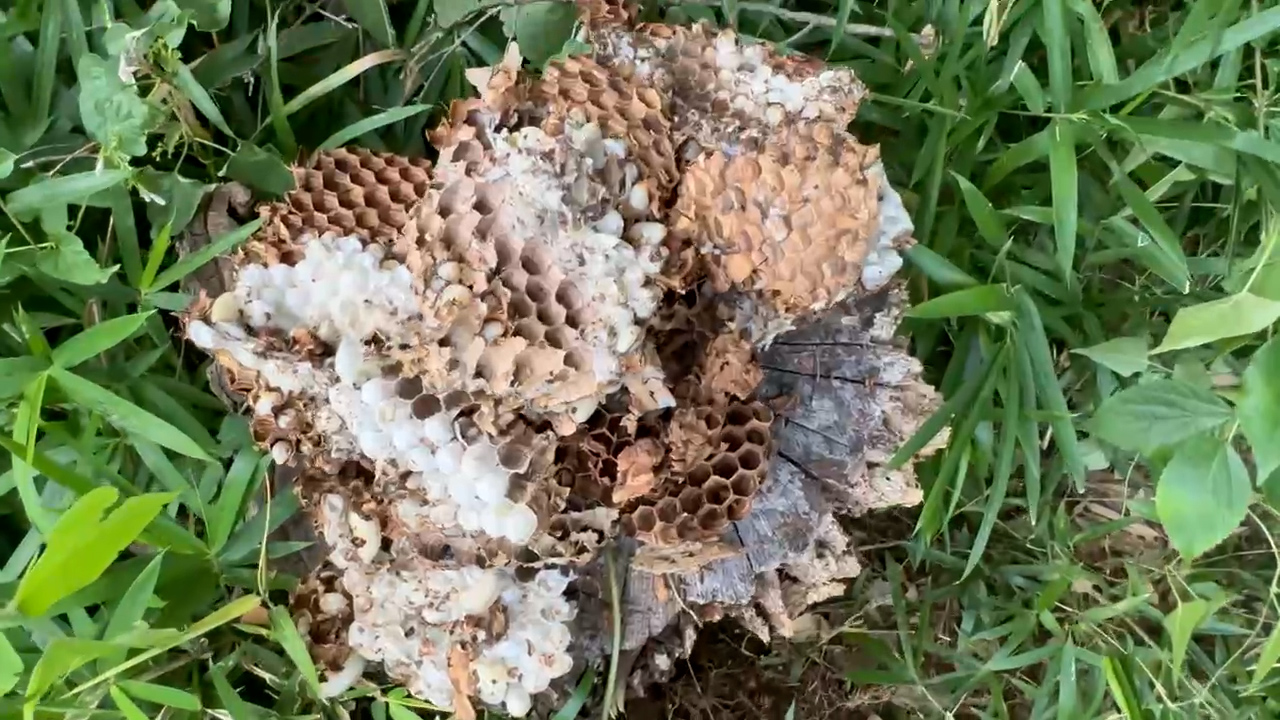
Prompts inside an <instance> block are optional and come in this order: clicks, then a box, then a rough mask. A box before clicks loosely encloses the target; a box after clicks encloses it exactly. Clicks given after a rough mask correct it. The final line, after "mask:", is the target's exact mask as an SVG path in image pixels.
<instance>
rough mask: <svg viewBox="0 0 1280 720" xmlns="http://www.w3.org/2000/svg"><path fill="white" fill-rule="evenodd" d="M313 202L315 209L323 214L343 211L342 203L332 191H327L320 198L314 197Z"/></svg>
mask: <svg viewBox="0 0 1280 720" xmlns="http://www.w3.org/2000/svg"><path fill="white" fill-rule="evenodd" d="M311 201H312V205H313V206H314V207H315V209H316V210H319V211H320V212H323V213H333V212H337V211H338V210H341V209H342V203H340V202H338V195H337V194H336V193H334V192H333V191H331V190H325V191H324V192H322V193H320V196H319V197H316V196H314V195H312V196H311Z"/></svg>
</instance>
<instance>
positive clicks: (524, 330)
mask: <svg viewBox="0 0 1280 720" xmlns="http://www.w3.org/2000/svg"><path fill="white" fill-rule="evenodd" d="M542 333H543V327H542V323H540V322H538V321H537V319H535V318H525V319H524V320H521V321H520V322H518V323H516V335H518V336H519V337H522V338H524V339H525V340H528V341H529V344H530V345H533V344H535V343H538V342H541V340H542Z"/></svg>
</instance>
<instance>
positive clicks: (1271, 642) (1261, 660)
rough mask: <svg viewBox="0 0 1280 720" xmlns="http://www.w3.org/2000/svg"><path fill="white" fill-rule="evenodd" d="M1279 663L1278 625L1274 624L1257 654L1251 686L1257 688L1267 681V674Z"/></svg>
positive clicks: (1279, 631) (1279, 634) (1279, 637)
mask: <svg viewBox="0 0 1280 720" xmlns="http://www.w3.org/2000/svg"><path fill="white" fill-rule="evenodd" d="M1277 661H1280V624H1276V626H1275V627H1273V628H1271V634H1270V635H1268V636H1267V641H1266V642H1265V643H1263V645H1262V650H1260V651H1259V652H1258V661H1257V662H1256V663H1254V666H1253V680H1252V685H1253V687H1254V688H1257V687H1258V686H1259V685H1261V684H1262V681H1263V680H1266V679H1267V674H1268V673H1270V672H1271V669H1272V668H1274V667H1275V666H1276V662H1277Z"/></svg>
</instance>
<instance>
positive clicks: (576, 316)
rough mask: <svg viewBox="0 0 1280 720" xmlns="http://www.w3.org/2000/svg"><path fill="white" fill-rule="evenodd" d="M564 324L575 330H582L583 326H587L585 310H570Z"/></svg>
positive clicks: (566, 314)
mask: <svg viewBox="0 0 1280 720" xmlns="http://www.w3.org/2000/svg"><path fill="white" fill-rule="evenodd" d="M564 324H565V325H568V326H569V327H571V328H573V329H574V330H579V329H581V328H582V326H583V325H586V324H587V314H586V312H585V311H584V309H583V308H575V309H573V310H569V311H568V312H567V313H565V316H564Z"/></svg>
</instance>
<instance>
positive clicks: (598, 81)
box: [185, 2, 936, 718]
mask: <svg viewBox="0 0 1280 720" xmlns="http://www.w3.org/2000/svg"><path fill="white" fill-rule="evenodd" d="M582 5H583V9H584V14H583V19H584V23H583V39H584V40H586V41H588V42H590V43H591V44H592V46H593V48H594V52H593V53H592V54H591V55H589V56H579V57H570V58H565V59H560V60H555V61H553V62H552V63H551V64H550V65H549V67H548V68H547V69H546V70H545V71H544V72H543V73H542V74H541V75H539V76H536V77H534V76H531V75H529V74H526V73H524V72H522V71H521V70H520V61H519V57H518V55H511V54H509V55H508V57H507V58H506V59H505V60H504V62H503V63H502V64H501V65H499V66H497V67H495V68H491V69H487V70H484V71H481V72H478V73H477V72H473V73H471V74H470V77H471V78H472V79H473V81H475V82H476V83H477V85H478V89H479V91H480V92H479V97H478V98H475V99H471V100H464V101H458V102H456V103H455V104H454V106H453V107H452V108H451V109H450V111H449V113H448V117H447V118H446V120H445V121H444V122H443V124H442V125H441V127H440V128H438V129H437V130H436V131H434V132H433V133H431V139H432V142H433V144H434V145H435V146H436V149H437V150H438V151H439V158H438V160H437V162H435V163H434V164H433V165H430V164H428V163H426V162H425V161H421V160H408V159H405V158H399V157H395V156H389V155H382V154H377V153H372V152H370V151H366V150H362V149H354V148H352V149H342V150H337V151H330V152H327V153H321V154H320V155H318V156H317V157H315V158H313V159H312V160H311V161H310V162H309V163H307V164H305V165H301V166H299V167H297V168H296V169H295V177H296V179H297V188H296V189H295V190H293V191H291V192H290V193H289V194H288V195H287V196H286V197H285V198H283V199H282V200H280V201H277V202H271V203H266V204H264V205H262V206H260V207H259V213H260V214H261V215H262V217H263V218H264V220H265V223H264V225H263V229H262V230H261V231H260V232H259V233H258V234H257V235H255V236H254V237H253V238H251V239H250V241H249V242H248V243H247V244H246V245H245V247H244V248H242V249H241V250H240V251H238V253H237V254H236V255H235V256H234V257H232V258H231V262H230V266H231V267H232V271H231V277H229V278H227V279H228V282H227V283H226V289H225V291H224V292H222V293H221V294H218V295H217V296H216V297H211V296H209V295H207V294H206V295H202V297H201V298H200V299H199V300H198V301H197V302H196V303H195V304H194V305H193V306H192V308H191V309H190V311H189V312H188V313H187V315H186V316H185V331H186V336H187V338H188V339H189V340H190V341H191V342H192V343H194V344H195V345H197V346H199V347H201V348H202V349H204V350H206V351H207V352H209V353H210V354H212V355H213V356H214V358H215V362H216V364H217V366H218V367H219V368H220V370H221V372H222V373H223V375H224V376H225V379H226V383H225V384H226V385H227V386H228V387H230V388H231V389H233V390H234V391H235V392H236V393H237V394H239V395H240V396H242V397H243V399H244V403H245V406H246V408H247V410H248V411H249V413H250V414H251V416H252V420H251V427H252V430H253V433H254V437H255V440H257V441H258V442H259V443H261V444H262V445H263V446H264V447H265V448H266V449H267V450H268V451H269V452H270V453H271V455H272V457H273V459H274V460H275V461H276V463H277V464H278V465H280V466H289V467H291V468H292V469H294V471H295V473H294V474H295V475H296V479H295V480H294V487H295V489H296V491H297V492H298V494H299V496H300V498H301V499H302V501H303V504H304V507H305V508H306V512H307V514H308V516H309V517H310V518H311V520H312V521H313V523H314V526H315V531H316V534H317V535H318V537H319V539H320V540H322V541H323V545H324V548H325V552H326V555H325V561H324V562H323V564H322V565H321V566H320V567H319V568H316V569H315V570H314V571H313V572H312V573H311V574H310V575H309V576H308V577H307V578H306V579H305V580H304V582H303V584H302V586H300V588H299V590H298V591H297V592H296V593H295V601H294V608H295V617H296V619H297V621H298V623H299V626H300V629H302V630H303V632H304V635H305V636H307V637H309V639H310V641H311V646H312V652H313V654H314V655H315V657H316V659H317V660H318V661H319V662H320V663H321V664H322V665H323V666H324V667H325V669H326V671H327V673H328V678H329V679H328V682H327V683H326V685H325V690H326V692H327V693H330V694H334V695H337V694H340V693H341V692H343V691H344V690H346V689H347V688H349V687H350V686H351V685H352V684H353V683H355V682H356V681H357V680H358V679H359V678H360V677H361V676H362V675H363V674H364V672H365V671H366V670H372V669H373V668H374V667H378V668H380V669H381V670H382V671H383V672H385V674H386V675H388V676H390V677H391V678H392V679H393V680H394V681H396V682H397V683H401V684H403V685H405V686H406V687H407V688H408V689H409V691H410V692H412V693H413V694H414V695H416V696H418V697H421V698H423V699H424V700H427V701H428V702H431V703H433V704H435V705H438V706H440V707H443V708H449V709H452V710H454V711H455V712H457V713H458V714H459V716H461V717H464V718H465V717H469V716H474V715H475V708H476V706H477V705H479V704H483V705H488V706H494V707H500V708H503V709H505V711H506V712H508V713H510V714H512V715H515V716H523V715H525V714H528V713H529V712H531V711H532V709H533V708H534V707H535V704H536V700H537V696H539V695H540V694H542V693H545V692H547V691H548V690H549V689H551V688H553V685H554V684H555V681H556V680H557V679H560V678H564V677H566V676H568V675H569V674H570V672H571V671H572V670H573V668H574V667H575V666H578V667H581V665H582V662H583V661H586V662H591V661H594V660H597V659H599V658H600V657H601V656H602V655H605V654H606V653H607V647H608V643H609V642H610V641H609V640H608V639H607V637H608V633H607V632H605V631H604V630H602V628H603V627H604V623H602V618H603V617H604V612H605V609H604V606H603V605H602V603H605V602H606V601H607V598H608V596H609V593H608V591H607V588H602V585H601V577H602V571H601V567H602V555H603V554H604V553H606V552H607V553H615V554H616V555H617V557H618V558H619V561H620V562H622V563H624V567H625V572H624V573H623V575H622V578H621V579H620V581H621V582H624V583H625V588H624V593H623V594H624V595H625V598H626V604H625V607H624V608H623V609H622V611H623V612H624V638H623V649H624V650H626V651H627V652H629V653H631V654H630V655H629V656H628V662H630V663H631V664H632V665H633V668H634V670H635V677H641V676H643V675H644V673H646V672H648V673H649V674H650V675H651V676H657V675H661V673H662V672H663V671H664V670H669V669H670V662H669V660H670V658H669V657H667V655H666V654H664V653H668V647H669V646H670V647H675V648H676V649H675V650H673V651H671V652H677V653H678V652H679V651H680V646H682V645H687V639H688V637H689V631H688V628H689V625H688V623H689V621H690V617H689V616H688V613H689V612H691V611H695V610H697V609H698V608H701V609H702V610H700V612H703V613H704V615H706V616H720V615H723V614H725V612H724V611H725V610H726V609H727V610H728V614H730V615H733V616H734V617H737V618H739V619H740V620H741V621H742V622H744V623H746V624H747V626H748V627H751V628H753V629H756V631H757V632H759V633H761V634H765V635H767V634H769V633H770V632H771V631H775V632H782V633H784V634H785V633H786V632H787V631H788V630H787V629H788V627H789V623H790V621H791V619H792V618H794V617H795V616H797V615H798V614H799V613H801V612H803V610H804V609H805V608H806V607H807V606H808V605H810V604H812V603H813V602H817V601H819V600H822V599H824V598H826V597H830V596H832V595H833V594H837V593H839V592H840V590H841V589H842V588H843V582H844V581H845V580H847V579H848V578H849V577H852V576H853V575H855V574H856V573H857V572H858V566H857V561H856V557H855V556H854V555H853V550H852V548H851V547H850V543H851V541H850V538H849V537H848V535H847V533H846V531H845V530H844V529H843V528H842V526H841V525H840V523H839V522H838V521H837V519H836V518H837V515H848V514H855V515H856V514H861V513H862V512H865V511H866V510H867V509H870V508H873V507H878V506H885V505H894V504H903V503H909V502H913V501H915V500H916V499H917V497H916V496H917V494H918V490H916V489H915V486H914V478H913V477H912V476H911V474H910V469H909V468H903V469H897V470H893V471H889V470H880V469H879V466H880V465H882V464H883V463H885V462H886V461H887V460H888V457H889V456H890V455H891V454H892V452H893V451H894V450H895V449H896V446H897V444H898V443H900V442H901V441H902V440H903V439H905V438H906V437H909V436H910V434H911V433H912V432H913V431H914V428H915V426H916V425H918V423H919V422H920V421H921V420H922V419H923V418H924V417H927V415H928V414H929V412H930V411H931V410H932V409H933V408H934V407H935V406H936V398H935V396H934V394H933V392H932V390H931V389H930V388H928V386H926V385H924V384H923V383H922V382H920V381H919V373H920V368H919V365H918V363H916V362H915V361H914V360H913V359H911V358H910V357H909V356H908V355H906V354H905V353H903V352H902V350H901V348H900V347H898V346H897V345H896V344H895V343H894V342H893V341H892V340H891V336H892V329H893V325H894V324H895V323H896V316H895V313H896V311H897V308H900V307H901V300H902V298H901V294H900V293H899V292H897V291H896V290H894V289H893V288H892V287H891V286H889V285H888V281H889V279H890V277H891V276H892V275H893V274H894V272H896V270H897V269H898V268H899V267H900V265H901V259H900V257H899V255H898V251H899V250H900V249H902V247H903V246H905V245H906V244H909V243H910V242H911V239H910V232H911V225H910V221H909V220H908V219H907V217H906V214H905V211H904V210H903V208H902V206H901V202H900V200H899V199H898V197H897V195H896V193H894V192H893V190H892V188H890V187H889V185H888V183H887V181H886V180H885V177H884V174H883V171H882V170H881V169H880V167H879V164H878V156H877V150H876V148H874V147H870V146H864V145H861V144H859V143H858V142H857V141H856V140H855V139H854V138H852V137H851V136H849V135H848V134H847V133H846V131H845V129H844V128H845V125H846V124H847V123H848V121H849V120H850V119H851V118H852V116H853V114H854V113H855V112H856V109H857V104H858V101H859V100H860V99H861V98H862V96H863V95H864V94H865V91H864V89H863V87H862V85H861V84H860V83H859V82H858V81H857V79H856V78H855V77H854V76H853V75H852V73H851V72H849V71H848V70H844V69H830V68H825V67H823V66H822V65H820V64H817V63H814V62H813V61H810V60H802V59H794V58H786V57H781V56H779V55H777V54H776V53H774V52H773V51H772V50H770V49H769V48H767V47H765V46H763V45H759V44H752V43H749V42H744V41H742V40H741V39H739V38H738V37H737V36H735V35H734V34H733V33H732V32H729V31H722V32H716V31H714V30H711V29H710V28H708V27H706V26H701V25H699V26H695V27H693V28H680V27H669V26H663V25H633V24H632V23H631V22H630V19H629V17H628V15H627V14H626V13H625V12H624V11H622V10H621V9H620V8H619V7H617V6H614V5H611V4H608V3H604V2H588V3H583V4H582ZM805 333H809V334H810V335H811V337H812V339H813V340H814V342H812V343H804V342H798V343H793V342H791V341H790V339H791V338H796V337H800V336H803V335H804V334H805ZM815 333H816V334H815ZM832 338H834V340H832ZM805 348H809V349H811V350H813V352H812V353H809V352H808V350H806V349H805ZM814 348H816V350H814ZM822 354H828V355H831V357H824V358H819V357H818V355H822ZM811 355H812V357H811ZM823 360H825V362H826V363H827V364H826V365H825V366H823V364H822V362H821V361H823ZM832 368H835V369H836V370H838V372H833V371H832ZM859 373H861V374H863V375H865V376H866V377H865V378H863V379H859V378H858V377H856V376H858V374H859ZM877 379H878V380H877ZM877 382H878V384H877ZM850 423H854V424H855V426H854V427H852V428H850V427H849V424H850ZM851 432H852V433H853V435H850V433H851ZM570 595H572V596H573V597H574V598H576V601H574V600H571V599H570ZM615 611H616V610H615ZM673 633H674V635H673ZM671 637H678V638H682V639H681V640H679V641H678V642H676V643H675V645H671V644H670V642H668V640H669V639H670V638H671ZM664 643H666V644H664ZM684 650H686V651H687V647H685V648H684ZM664 658H667V659H666V660H664ZM637 682H638V681H637Z"/></svg>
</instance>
